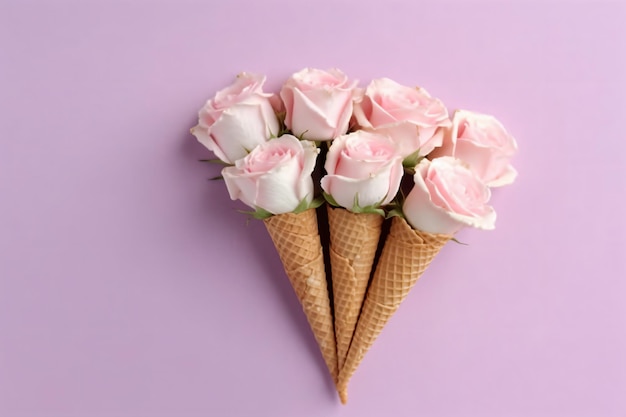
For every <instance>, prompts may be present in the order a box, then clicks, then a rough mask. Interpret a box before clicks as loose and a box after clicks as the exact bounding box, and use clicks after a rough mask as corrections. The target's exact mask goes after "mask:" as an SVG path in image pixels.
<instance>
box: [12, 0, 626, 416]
mask: <svg viewBox="0 0 626 417" xmlns="http://www.w3.org/2000/svg"><path fill="white" fill-rule="evenodd" d="M260 3H265V4H263V5H262V4H260ZM625 19H626V9H625V7H624V4H623V3H621V2H612V3H609V2H596V3H591V2H577V3H572V2H564V1H561V2H550V3H546V2H533V3H522V2H495V1H494V2H480V3H478V2H469V3H468V2H463V1H460V0H459V1H447V2H444V3H440V4H438V5H436V4H434V3H431V4H425V3H422V2H417V1H411V0H403V1H389V2H382V1H375V0H363V1H356V0H354V1H347V0H346V1H339V2H333V1H331V0H316V1H310V2H300V1H289V0H275V1H269V2H256V1H253V0H238V1H229V2H226V1H222V2H217V1H209V2H179V1H174V0H172V1H169V2H165V1H161V2H147V1H146V2H142V1H115V2H105V1H90V2H86V1H81V2H79V1H59V2H55V3H53V2H46V1H43V0H38V1H32V0H28V1H17V0H13V1H8V2H7V1H6V0H0V415H1V416H3V417H4V416H7V417H8V416H12V417H19V416H131V415H141V416H172V415H181V416H182V415H185V416H295V415H298V416H302V417H307V416H321V415H324V416H360V417H366V416H379V415H388V416H398V417H399V416H430V417H444V416H485V417H491V416H493V417H496V416H497V417H501V416H525V417H539V416H568V417H575V416H591V415H593V416H607V417H608V416H616V417H617V416H620V417H621V416H624V415H626V396H625V395H624V393H625V392H626V355H625V354H624V352H626V303H625V302H624V295H625V293H626V284H625V280H624V277H626V260H625V259H626V256H625V254H626V243H625V242H626V221H625V220H624V219H625V217H624V214H623V210H622V207H623V206H622V204H623V202H624V198H625V191H626V175H625V174H624V168H623V167H624V153H626V146H625V145H624V141H623V140H624V135H623V124H624V117H625V116H626V112H625V105H624V103H625V101H624V97H625V96H626V84H625V82H624V81H625V79H624V73H625V70H626V65H625V62H626V60H625V59H624V51H625V50H626V49H625V39H626V29H625V26H624V24H623V22H624V20H625ZM306 66H312V67H319V68H328V67H333V66H335V67H339V68H341V69H343V70H344V71H345V72H347V73H348V74H349V75H350V76H352V77H354V78H358V79H360V80H362V82H363V83H367V82H369V80H370V79H372V78H376V77H380V76H388V77H390V78H393V79H396V80H397V81H399V82H401V83H405V84H419V85H421V86H424V87H426V88H427V89H428V90H429V91H430V92H431V93H432V94H433V95H435V96H437V97H440V98H441V99H442V100H443V101H444V102H445V103H446V104H447V105H448V106H449V107H450V108H451V109H454V108H466V109H472V110H477V111H482V112H486V113H491V114H495V115H496V116H497V117H498V118H499V119H500V120H501V121H502V122H503V123H504V124H505V126H507V128H508V129H509V130H510V131H511V132H512V133H513V134H514V135H515V136H516V138H517V139H518V142H519V145H520V152H519V156H518V157H517V158H516V160H515V165H516V167H517V168H518V170H519V172H520V176H519V179H518V181H517V182H516V183H515V184H514V185H513V186H511V187H507V188H504V189H501V190H498V191H497V192H496V193H495V195H494V198H493V204H494V205H495V206H496V209H497V211H498V213H499V219H498V224H497V228H496V230H495V231H493V232H481V231H473V230H471V231H470V230H468V231H465V232H463V233H461V235H460V236H459V238H460V239H461V240H462V241H464V242H467V243H469V244H470V245H469V246H461V245H455V244H450V245H448V246H447V247H446V248H444V250H443V252H442V253H441V254H440V256H439V257H438V258H437V259H436V260H435V262H434V263H433V265H432V267H431V268H430V270H429V271H428V273H427V274H426V275H425V276H424V277H423V279H422V280H421V281H420V282H419V283H418V285H417V286H416V288H415V290H414V291H413V292H412V294H411V295H410V297H409V298H408V300H407V301H406V302H405V303H404V305H403V306H402V307H401V309H400V311H399V312H398V314H397V315H396V316H395V317H394V318H393V319H392V321H391V322H390V323H389V325H388V326H387V328H386V330H385V331H384V332H383V334H382V335H381V337H380V339H379V340H378V341H377V343H376V344H375V346H374V347H373V348H372V350H371V351H370V353H369V354H368V356H367V357H366V359H365V361H364V363H363V364H362V366H361V368H360V369H359V370H358V371H357V373H356V374H355V377H354V379H353V382H352V384H351V390H350V403H349V405H348V406H346V407H344V406H341V405H340V404H339V401H338V399H337V397H336V395H335V394H334V392H333V387H332V385H331V382H330V380H329V378H328V377H327V375H326V371H325V369H324V365H323V361H322V359H321V355H320V354H319V353H318V351H317V347H316V345H315V341H314V339H313V337H312V335H311V333H310V331H309V330H308V327H307V323H306V320H305V318H304V316H303V314H302V312H301V310H300V308H299V305H298V302H297V300H296V298H295V296H294V295H293V294H292V290H291V288H290V286H289V284H288V282H287V280H286V278H285V276H284V274H283V272H282V270H281V266H280V262H279V260H278V257H277V255H276V254H275V252H274V249H273V247H272V246H271V242H270V239H269V237H268V236H267V234H266V232H265V230H264V227H263V225H262V224H261V223H259V222H251V223H250V224H247V221H246V218H245V217H244V216H242V215H241V214H239V213H237V212H236V211H235V209H236V208H241V206H240V205H239V204H238V203H235V202H231V201H230V200H229V199H228V195H227V193H226V190H225V188H224V187H223V185H222V184H220V183H210V182H207V178H208V177H211V176H213V175H216V174H217V169H216V168H215V167H207V166H206V165H203V164H201V163H198V162H197V160H198V159H200V158H204V157H209V156H211V154H210V153H209V152H208V151H206V150H205V149H204V148H203V147H202V146H201V145H199V144H198V143H196V142H195V140H194V138H193V137H192V136H191V135H189V133H188V130H189V128H190V127H191V126H192V125H193V124H194V122H195V115H196V111H197V109H198V108H199V107H200V106H201V105H202V104H203V102H204V100H206V99H207V98H209V97H210V96H211V95H213V93H214V92H215V91H216V90H218V89H220V88H222V87H224V86H225V85H227V84H228V83H230V82H231V80H232V79H233V77H234V76H235V74H236V73H238V72H239V71H241V70H248V71H256V72H261V73H266V74H268V76H269V86H270V87H273V88H277V87H278V86H279V85H280V84H281V83H282V81H283V80H284V79H285V78H286V77H287V76H288V75H289V74H290V73H292V72H294V71H296V70H299V69H301V68H303V67H306Z"/></svg>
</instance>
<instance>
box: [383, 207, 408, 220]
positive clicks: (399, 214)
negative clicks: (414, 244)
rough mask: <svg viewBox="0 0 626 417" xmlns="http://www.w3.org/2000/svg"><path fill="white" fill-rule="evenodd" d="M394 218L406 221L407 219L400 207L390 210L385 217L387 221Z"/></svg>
mask: <svg viewBox="0 0 626 417" xmlns="http://www.w3.org/2000/svg"><path fill="white" fill-rule="evenodd" d="M392 217H400V218H402V219H405V220H406V218H405V217H404V213H403V212H402V210H401V209H400V208H398V207H394V208H392V209H391V210H389V212H388V213H387V217H385V218H386V219H391V218H392Z"/></svg>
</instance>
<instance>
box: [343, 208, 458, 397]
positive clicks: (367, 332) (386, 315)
mask: <svg viewBox="0 0 626 417" xmlns="http://www.w3.org/2000/svg"><path fill="white" fill-rule="evenodd" d="M451 238H452V236H448V235H439V234H430V233H424V232H421V231H418V230H414V229H412V228H411V226H410V225H409V224H408V223H407V222H406V220H404V219H402V218H400V217H394V218H393V220H392V224H391V230H390V232H389V235H388V236H387V240H386V241H385V245H384V247H383V251H382V254H381V257H380V259H379V261H378V265H377V266H376V272H375V273H374V277H373V278H372V283H371V284H370V287H369V289H368V291H367V296H366V298H365V302H364V303H363V309H362V311H361V315H360V317H359V320H358V324H357V327H356V330H355V332H354V336H353V338H352V343H351V345H350V349H349V351H348V355H347V357H346V360H345V363H344V365H343V367H342V368H341V372H340V374H339V380H338V382H337V390H338V392H339V397H340V398H341V402H342V403H344V404H345V403H346V402H347V400H348V383H349V381H350V378H351V377H352V375H353V374H354V372H355V371H356V369H357V368H358V366H359V365H360V363H361V361H362V360H363V357H364V356H365V354H366V353H367V351H368V350H369V349H370V347H371V346H372V344H373V343H374V341H375V340H376V338H377V337H378V335H379V334H380V332H381V331H382V329H383V327H384V326H385V325H386V324H387V322H388V321H389V319H390V318H391V316H392V315H393V314H394V313H395V312H396V311H397V310H398V307H400V303H402V301H404V299H405V298H406V296H407V295H408V293H409V291H410V290H411V288H413V286H414V285H415V283H416V282H417V280H418V278H419V277H420V276H421V275H422V274H423V273H424V271H425V270H426V268H428V265H430V262H431V261H432V260H433V258H434V257H435V256H436V255H437V253H439V251H440V250H441V248H442V247H443V246H444V245H445V244H446V243H447V242H448V241H449V240H450V239H451Z"/></svg>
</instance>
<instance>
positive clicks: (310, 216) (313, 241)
mask: <svg viewBox="0 0 626 417" xmlns="http://www.w3.org/2000/svg"><path fill="white" fill-rule="evenodd" d="M264 223H265V227H266V228H267V231H268V232H269V234H270V236H271V238H272V241H273V242H274V246H276V250H277V251H278V254H279V256H280V260H281V261H282V263H283V267H284V268H285V272H286V274H287V277H288V278H289V281H291V285H292V286H293V289H294V290H295V292H296V295H297V296H298V299H299V300H300V304H301V305H302V309H303V310H304V314H306V317H307V319H308V321H309V324H310V326H311V329H312V330H313V334H314V336H315V339H316V340H317V343H318V345H319V347H320V350H321V351H322V356H323V357H324V360H325V361H326V365H327V366H328V370H329V372H330V374H331V376H332V378H333V381H334V382H336V381H337V375H338V372H337V348H336V342H335V332H334V328H333V316H332V312H331V306H330V297H329V296H328V287H327V285H328V284H327V281H326V271H325V269H324V257H323V253H322V244H321V242H320V236H319V233H318V228H317V215H316V212H315V209H309V210H306V211H304V212H302V213H299V214H294V213H286V214H278V215H275V216H272V217H269V218H267V219H265V220H264Z"/></svg>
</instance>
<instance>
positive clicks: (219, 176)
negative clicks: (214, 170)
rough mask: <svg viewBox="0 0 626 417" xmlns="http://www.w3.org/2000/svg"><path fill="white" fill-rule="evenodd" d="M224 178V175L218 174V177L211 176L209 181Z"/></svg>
mask: <svg viewBox="0 0 626 417" xmlns="http://www.w3.org/2000/svg"><path fill="white" fill-rule="evenodd" d="M223 179H224V176H222V175H218V176H217V177H213V178H209V181H219V180H223Z"/></svg>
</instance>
